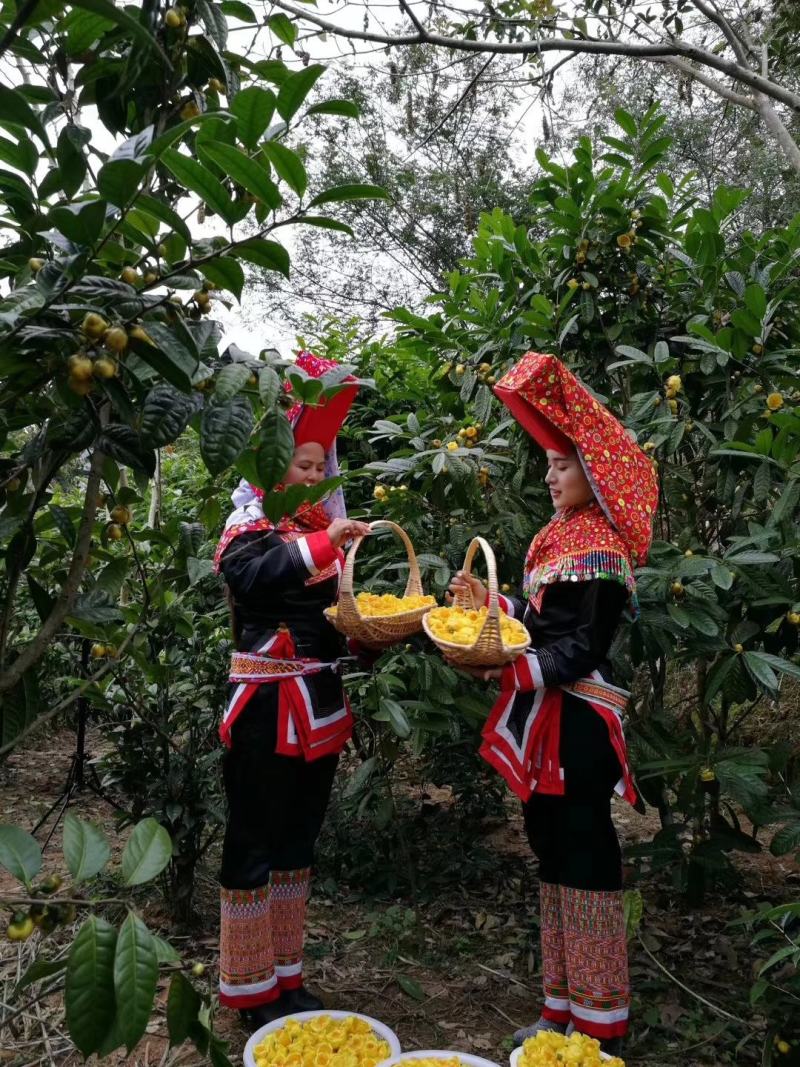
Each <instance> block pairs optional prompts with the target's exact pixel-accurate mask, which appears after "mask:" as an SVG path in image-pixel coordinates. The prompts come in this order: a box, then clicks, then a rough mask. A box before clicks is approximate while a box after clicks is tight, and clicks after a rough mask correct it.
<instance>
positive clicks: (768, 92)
mask: <svg viewBox="0 0 800 1067" xmlns="http://www.w3.org/2000/svg"><path fill="white" fill-rule="evenodd" d="M272 2H273V5H274V6H275V7H278V8H280V9H281V10H283V11H286V12H287V13H289V14H290V15H294V16H295V17H296V18H300V19H304V20H305V21H307V22H311V23H313V24H314V25H315V26H319V27H320V29H323V30H325V32H326V33H332V34H335V35H336V36H338V37H346V38H350V39H353V40H358V41H371V42H373V43H377V44H386V45H396V46H400V45H414V44H429V45H434V46H435V47H438V48H450V49H455V50H458V51H466V52H492V53H494V54H496V55H529V54H531V53H544V52H576V53H585V54H588V55H605V56H629V57H631V58H634V59H644V60H649V61H656V60H663V59H666V58H669V57H670V56H677V57H681V58H683V59H685V60H689V61H693V62H695V63H699V64H701V65H702V66H705V67H711V68H712V69H713V70H716V71H719V73H720V74H724V75H725V76H726V77H729V78H731V79H732V80H733V81H736V82H740V83H742V84H743V85H749V86H750V88H751V89H754V90H756V91H758V92H762V93H764V95H765V96H768V97H770V98H771V99H773V100H777V101H778V102H779V103H782V104H786V106H787V107H790V108H792V110H793V111H798V112H800V94H798V93H794V92H792V91H791V89H787V88H785V87H784V86H782V85H777V84H776V83H775V82H773V81H771V80H770V79H769V78H764V77H762V76H761V75H760V74H757V73H756V72H755V71H752V70H750V69H749V67H746V66H742V65H741V64H740V63H735V62H732V61H731V60H727V59H723V58H722V57H721V56H717V55H714V53H713V52H709V51H707V50H706V49H705V48H700V47H699V46H697V45H692V44H688V43H687V42H685V41H679V40H669V41H666V40H665V41H662V42H659V43H648V44H636V43H633V42H628V41H619V40H616V41H599V40H596V39H595V38H587V39H586V40H578V39H577V38H576V39H573V40H567V38H565V37H544V38H542V39H541V40H539V39H533V38H532V39H528V40H525V41H473V40H469V39H468V38H465V37H447V36H446V35H444V34H439V33H431V32H429V31H428V30H425V31H423V32H421V33H420V32H417V33H407V34H388V33H376V32H374V31H372V30H357V29H350V28H349V27H345V26H341V25H339V24H338V23H336V22H331V21H330V19H325V18H321V17H320V16H318V15H314V14H312V13H311V12H309V11H308V9H307V8H305V7H300V6H299V5H297V4H294V3H291V0H272Z"/></svg>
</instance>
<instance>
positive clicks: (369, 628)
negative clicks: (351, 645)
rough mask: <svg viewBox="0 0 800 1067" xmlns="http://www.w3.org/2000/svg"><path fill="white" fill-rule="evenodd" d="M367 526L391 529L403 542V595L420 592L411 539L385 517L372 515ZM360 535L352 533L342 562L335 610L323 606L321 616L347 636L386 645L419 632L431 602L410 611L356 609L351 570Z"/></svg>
mask: <svg viewBox="0 0 800 1067" xmlns="http://www.w3.org/2000/svg"><path fill="white" fill-rule="evenodd" d="M369 528H370V530H378V529H387V530H391V531H392V532H393V533H394V534H396V535H397V537H399V538H400V540H401V541H402V542H403V545H404V546H405V550H406V555H407V556H408V568H409V569H408V581H407V583H406V589H405V592H404V593H403V596H424V595H425V594H424V592H423V589H422V577H421V575H420V572H419V563H418V562H417V554H416V552H415V551H414V546H413V545H412V543H411V538H410V537H409V536H408V534H407V533H406V532H405V530H404V529H403V528H402V526H398V525H397V523H396V522H390V520H389V519H376V520H375V522H371V523H370V524H369ZM363 540H364V539H363V537H356V538H354V540H353V543H352V545H351V546H350V549H349V551H348V553H347V559H346V560H345V564H344V571H343V573H342V581H341V585H340V586H339V602H338V604H337V610H336V612H335V613H333V614H332V613H331V611H330V608H326V609H325V617H326V618H327V620H328V622H330V623H332V624H333V625H334V626H335V627H336V629H337V630H338V631H339V633H343V634H345V635H346V636H347V637H352V638H355V640H357V641H360V642H361V643H362V644H364V645H373V646H374V645H389V644H394V643H395V642H396V641H402V640H403V639H404V638H406V637H410V636H411V635H412V634H416V633H419V631H420V630H421V629H422V619H423V616H424V615H425V613H426V612H428V611H430V610H431V608H432V607H433V606H434V605H433V604H428V605H426V606H425V607H421V608H414V609H413V610H412V611H402V612H398V614H397V615H373V616H370V617H369V618H365V617H364V616H362V615H361V614H360V612H359V610H358V603H357V601H356V598H355V594H354V592H353V574H354V571H355V563H356V553H357V552H358V548H359V545H360V544H361V542H362V541H363Z"/></svg>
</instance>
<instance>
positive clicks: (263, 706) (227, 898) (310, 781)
mask: <svg viewBox="0 0 800 1067" xmlns="http://www.w3.org/2000/svg"><path fill="white" fill-rule="evenodd" d="M271 689H272V687H269V686H262V688H261V691H260V692H259V693H257V694H256V696H254V697H253V699H252V701H251V702H250V704H248V706H247V708H246V709H245V710H244V711H243V712H242V714H241V715H240V716H239V718H238V719H237V720H236V723H235V724H234V726H233V730H232V734H231V739H232V745H231V748H230V749H229V750H228V751H227V752H226V754H225V757H224V763H223V778H224V782H225V793H226V796H227V800H228V821H227V824H226V827H225V840H224V843H223V848H222V869H221V872H220V882H221V884H222V889H221V893H220V999H221V1001H222V1003H223V1004H226V1005H228V1006H229V1007H239V1008H246V1007H253V1006H255V1005H258V1004H262V1003H266V1002H268V1001H270V1000H272V999H274V998H275V997H276V996H277V995H278V993H279V991H280V989H281V988H291V987H292V986H296V985H299V984H300V983H301V982H302V955H303V926H304V920H305V905H306V899H307V897H308V888H309V878H310V867H311V864H312V862H313V856H314V844H315V842H316V840H317V837H318V835H319V831H320V829H321V827H322V821H323V819H324V817H325V810H326V808H327V806H328V799H329V797H330V792H331V787H332V785H333V777H334V774H335V773H336V764H337V762H338V757H337V756H323V757H322V758H321V759H319V760H314V761H313V762H311V763H307V762H306V761H305V760H303V759H301V758H299V757H290V756H279V755H276V753H275V744H276V740H277V699H276V697H277V691H275V692H274V693H273V692H271V691H270V690H271Z"/></svg>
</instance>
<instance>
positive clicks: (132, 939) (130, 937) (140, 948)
mask: <svg viewBox="0 0 800 1067" xmlns="http://www.w3.org/2000/svg"><path fill="white" fill-rule="evenodd" d="M157 983H158V953H157V950H156V944H155V941H154V940H153V936H152V934H151V933H150V931H149V930H148V929H147V927H146V926H145V925H144V923H143V922H142V920H141V919H140V918H138V916H136V915H134V914H133V912H132V911H130V912H128V916H127V918H126V919H125V922H124V923H123V924H122V926H121V927H120V931H119V934H118V935H117V944H116V949H115V952H114V992H115V994H116V1000H117V1004H118V1005H119V1006H120V1008H121V1009H122V1010H120V1011H119V1012H118V1013H117V1026H118V1030H119V1035H120V1037H121V1038H122V1041H123V1043H124V1044H125V1047H126V1048H127V1050H128V1052H130V1051H131V1050H132V1049H133V1048H134V1047H135V1046H136V1045H137V1044H138V1043H139V1039H140V1038H141V1037H142V1036H143V1034H144V1032H145V1030H146V1028H147V1023H148V1021H149V1019H150V1014H151V1012H152V1010H153V1001H154V999H155V994H156V985H157Z"/></svg>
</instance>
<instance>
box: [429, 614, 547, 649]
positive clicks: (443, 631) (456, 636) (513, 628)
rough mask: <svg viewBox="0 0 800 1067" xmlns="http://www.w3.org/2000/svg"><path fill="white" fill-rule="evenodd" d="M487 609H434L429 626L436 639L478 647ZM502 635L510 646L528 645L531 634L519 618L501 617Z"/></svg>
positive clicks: (504, 642) (503, 615) (505, 643)
mask: <svg viewBox="0 0 800 1067" xmlns="http://www.w3.org/2000/svg"><path fill="white" fill-rule="evenodd" d="M486 615H487V609H486V606H485V605H484V607H482V608H477V609H476V608H467V609H464V608H458V607H453V608H434V609H433V611H431V612H429V613H428V616H427V618H428V626H429V627H430V631H431V633H432V634H433V635H434V637H437V638H439V640H441V641H448V642H450V643H451V644H454V645H464V646H465V647H469V646H470V645H474V644H475V642H476V641H477V640H478V637H479V636H480V633H481V630H482V629H483V627H484V623H485V622H486ZM500 636H501V637H502V639H503V644H504V645H506V646H512V647H513V646H515V645H521V644H524V643H525V642H526V641H527V639H528V631H527V630H526V629H525V627H524V626H523V625H522V623H521V622H520V621H519V620H518V619H512V618H511V617H510V616H509V615H505V614H503V613H501V614H500Z"/></svg>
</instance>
